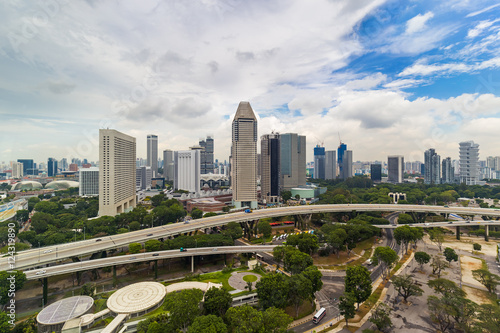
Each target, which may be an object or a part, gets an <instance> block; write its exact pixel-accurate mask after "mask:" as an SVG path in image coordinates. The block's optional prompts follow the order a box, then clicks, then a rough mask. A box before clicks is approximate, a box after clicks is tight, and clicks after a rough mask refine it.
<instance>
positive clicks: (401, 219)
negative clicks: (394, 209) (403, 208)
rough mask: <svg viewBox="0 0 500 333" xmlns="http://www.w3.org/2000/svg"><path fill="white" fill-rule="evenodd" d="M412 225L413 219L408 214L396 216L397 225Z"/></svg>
mask: <svg viewBox="0 0 500 333" xmlns="http://www.w3.org/2000/svg"><path fill="white" fill-rule="evenodd" d="M411 223H413V218H412V217H411V215H409V214H405V213H401V214H399V216H398V224H411Z"/></svg>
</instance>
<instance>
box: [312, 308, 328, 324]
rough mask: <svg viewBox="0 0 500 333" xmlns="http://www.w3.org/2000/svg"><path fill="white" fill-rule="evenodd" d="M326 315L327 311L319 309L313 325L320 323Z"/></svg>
mask: <svg viewBox="0 0 500 333" xmlns="http://www.w3.org/2000/svg"><path fill="white" fill-rule="evenodd" d="M325 315H326V309H325V308H321V309H319V311H318V312H316V314H315V315H314V317H313V323H315V324H317V323H319V322H320V321H321V319H323V317H324V316H325Z"/></svg>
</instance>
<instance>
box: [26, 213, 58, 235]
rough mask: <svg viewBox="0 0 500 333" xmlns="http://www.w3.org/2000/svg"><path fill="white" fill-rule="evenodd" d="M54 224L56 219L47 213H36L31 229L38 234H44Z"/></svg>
mask: <svg viewBox="0 0 500 333" xmlns="http://www.w3.org/2000/svg"><path fill="white" fill-rule="evenodd" d="M53 224H54V217H53V216H52V215H50V214H47V213H41V212H36V213H35V214H33V216H32V217H31V227H32V228H33V230H35V232H36V233H37V234H43V233H44V232H45V231H47V230H48V229H49V225H53Z"/></svg>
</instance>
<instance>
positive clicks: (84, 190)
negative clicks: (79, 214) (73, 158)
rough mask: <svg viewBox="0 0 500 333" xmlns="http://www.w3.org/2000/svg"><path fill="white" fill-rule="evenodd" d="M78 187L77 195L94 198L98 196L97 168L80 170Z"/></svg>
mask: <svg viewBox="0 0 500 333" xmlns="http://www.w3.org/2000/svg"><path fill="white" fill-rule="evenodd" d="M79 180H80V187H79V189H78V191H79V195H80V196H81V197H83V196H96V195H99V168H96V167H91V168H83V169H80V178H79Z"/></svg>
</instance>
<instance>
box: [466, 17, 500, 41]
mask: <svg viewBox="0 0 500 333" xmlns="http://www.w3.org/2000/svg"><path fill="white" fill-rule="evenodd" d="M498 21H499V20H493V21H481V22H479V23H478V24H477V25H476V26H475V27H474V28H472V29H469V31H468V32H467V38H474V37H477V36H479V35H480V34H481V33H482V32H483V31H484V30H485V29H487V28H489V27H491V26H492V25H493V24H494V23H495V22H498Z"/></svg>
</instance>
